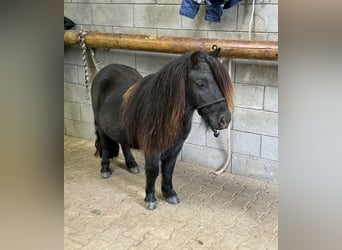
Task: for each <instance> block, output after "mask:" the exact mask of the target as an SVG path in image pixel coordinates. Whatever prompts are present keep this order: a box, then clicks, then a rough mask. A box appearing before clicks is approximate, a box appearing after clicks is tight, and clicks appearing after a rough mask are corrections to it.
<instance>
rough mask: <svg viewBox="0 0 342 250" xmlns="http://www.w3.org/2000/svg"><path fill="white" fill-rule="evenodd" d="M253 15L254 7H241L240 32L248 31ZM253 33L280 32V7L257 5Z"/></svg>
mask: <svg viewBox="0 0 342 250" xmlns="http://www.w3.org/2000/svg"><path fill="white" fill-rule="evenodd" d="M251 13H252V5H250V4H241V5H240V7H239V13H238V15H239V18H238V27H237V29H238V30H240V31H248V28H249V21H250V17H251ZM252 31H253V32H278V5H277V4H256V5H255V13H254V24H253V26H252Z"/></svg>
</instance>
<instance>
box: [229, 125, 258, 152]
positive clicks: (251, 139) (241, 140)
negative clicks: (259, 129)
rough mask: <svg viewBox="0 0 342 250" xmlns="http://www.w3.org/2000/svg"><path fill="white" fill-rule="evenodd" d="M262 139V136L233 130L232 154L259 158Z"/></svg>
mask: <svg viewBox="0 0 342 250" xmlns="http://www.w3.org/2000/svg"><path fill="white" fill-rule="evenodd" d="M260 137H261V136H260V135H256V134H252V133H246V132H241V131H237V130H232V131H231V146H232V152H236V153H241V154H245V155H251V156H257V157H259V156H260V141H261V138H260Z"/></svg>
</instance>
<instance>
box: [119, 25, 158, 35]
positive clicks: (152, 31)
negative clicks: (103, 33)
mask: <svg viewBox="0 0 342 250" xmlns="http://www.w3.org/2000/svg"><path fill="white" fill-rule="evenodd" d="M114 26H115V25H114ZM113 32H114V33H118V34H120V33H122V34H133V35H136V34H139V35H145V36H153V35H154V36H156V35H157V29H148V28H136V27H113Z"/></svg>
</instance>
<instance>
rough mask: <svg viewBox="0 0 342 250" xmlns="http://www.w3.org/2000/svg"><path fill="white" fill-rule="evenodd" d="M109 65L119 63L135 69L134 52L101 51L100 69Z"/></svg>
mask: <svg viewBox="0 0 342 250" xmlns="http://www.w3.org/2000/svg"><path fill="white" fill-rule="evenodd" d="M111 63H119V64H124V65H127V66H131V67H133V68H135V51H129V50H117V49H111V50H103V62H102V64H101V66H102V67H104V66H105V65H108V64H111Z"/></svg>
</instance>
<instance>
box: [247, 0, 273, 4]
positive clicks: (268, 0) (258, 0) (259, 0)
mask: <svg viewBox="0 0 342 250" xmlns="http://www.w3.org/2000/svg"><path fill="white" fill-rule="evenodd" d="M243 3H245V4H246V3H248V4H251V3H253V0H244V1H243ZM255 3H257V4H258V3H260V4H267V3H278V0H255Z"/></svg>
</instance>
